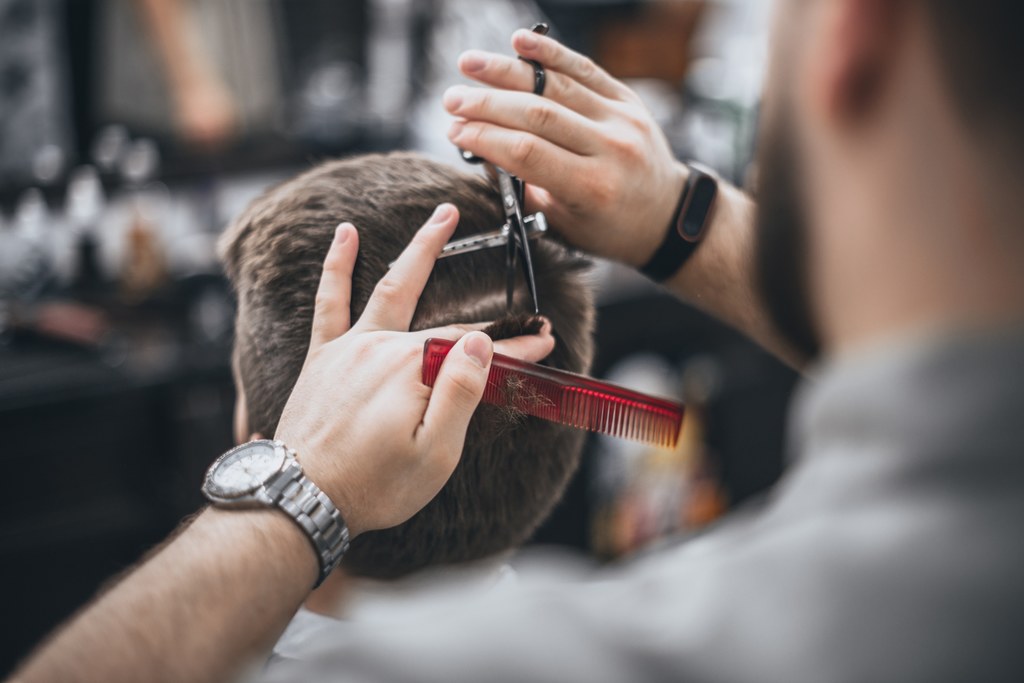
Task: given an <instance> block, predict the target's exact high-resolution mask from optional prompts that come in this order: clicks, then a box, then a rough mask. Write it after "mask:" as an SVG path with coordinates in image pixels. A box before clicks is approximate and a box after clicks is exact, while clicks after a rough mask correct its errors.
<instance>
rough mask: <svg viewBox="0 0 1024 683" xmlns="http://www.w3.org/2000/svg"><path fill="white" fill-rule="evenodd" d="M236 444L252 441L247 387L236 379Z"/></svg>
mask: <svg viewBox="0 0 1024 683" xmlns="http://www.w3.org/2000/svg"><path fill="white" fill-rule="evenodd" d="M234 431H235V444H236V445H241V444H243V443H245V442H247V441H251V440H252V437H250V436H249V409H248V408H247V407H246V404H245V389H243V388H242V385H241V383H239V382H238V381H235V424H234Z"/></svg>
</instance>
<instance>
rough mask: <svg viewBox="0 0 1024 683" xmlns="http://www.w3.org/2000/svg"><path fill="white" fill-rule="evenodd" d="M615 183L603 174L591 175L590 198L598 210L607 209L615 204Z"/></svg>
mask: <svg viewBox="0 0 1024 683" xmlns="http://www.w3.org/2000/svg"><path fill="white" fill-rule="evenodd" d="M616 194H617V192H616V187H615V183H614V182H612V181H611V179H609V178H608V177H607V176H606V175H605V174H603V173H595V174H593V175H591V177H590V182H589V197H590V198H591V200H592V201H593V203H594V205H595V206H597V207H598V208H607V207H609V206H611V205H613V204H614V203H615V197H616Z"/></svg>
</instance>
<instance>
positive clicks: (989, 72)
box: [921, 0, 1024, 156]
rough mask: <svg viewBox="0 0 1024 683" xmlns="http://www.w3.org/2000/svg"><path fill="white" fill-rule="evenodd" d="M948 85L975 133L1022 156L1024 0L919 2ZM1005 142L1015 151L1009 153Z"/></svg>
mask: <svg viewBox="0 0 1024 683" xmlns="http://www.w3.org/2000/svg"><path fill="white" fill-rule="evenodd" d="M921 6H922V7H923V8H924V11H925V12H926V14H927V16H928V17H929V20H930V24H931V33H932V34H933V36H934V44H935V48H936V52H937V54H938V55H939V59H940V61H941V63H942V68H943V71H944V73H945V75H946V82H947V85H948V87H949V90H950V92H951V94H952V96H953V99H954V100H955V101H956V103H957V107H958V108H959V109H960V112H961V114H962V116H963V117H964V120H965V121H966V122H967V124H968V125H969V126H970V128H971V129H972V130H974V131H975V133H976V134H979V135H981V136H982V137H986V136H989V135H991V136H994V137H992V138H990V139H989V142H990V144H994V145H998V146H999V147H1001V148H1003V149H1004V150H1006V151H1008V152H1009V153H1010V154H1011V155H1015V156H1019V155H1020V154H1021V153H1022V152H1024V129H1022V128H1021V120H1022V119H1024V79H1022V78H1020V77H1019V76H1017V75H1016V72H1017V69H1019V68H1020V66H1021V65H1022V64H1024V40H1021V37H1020V31H1021V27H1022V25H1024V24H1022V21H1024V6H1022V5H1021V3H1020V0H975V1H974V2H965V1H964V0H921ZM1007 142H1010V143H1012V148H1010V149H1008V150H1007V147H1006V145H1007Z"/></svg>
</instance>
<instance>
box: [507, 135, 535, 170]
mask: <svg viewBox="0 0 1024 683" xmlns="http://www.w3.org/2000/svg"><path fill="white" fill-rule="evenodd" d="M538 153H539V149H538V147H537V141H536V140H534V139H533V138H531V137H521V138H519V139H517V140H516V141H515V142H513V143H512V146H511V147H510V148H509V155H510V156H511V157H512V160H513V161H514V162H516V163H517V164H518V165H519V166H520V167H523V168H532V167H533V166H535V165H536V164H537V156H538Z"/></svg>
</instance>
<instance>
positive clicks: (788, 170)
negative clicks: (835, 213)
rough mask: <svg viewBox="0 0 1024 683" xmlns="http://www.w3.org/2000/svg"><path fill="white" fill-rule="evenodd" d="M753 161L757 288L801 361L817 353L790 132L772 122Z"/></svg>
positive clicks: (818, 342) (804, 225) (818, 344)
mask: <svg viewBox="0 0 1024 683" xmlns="http://www.w3.org/2000/svg"><path fill="white" fill-rule="evenodd" d="M777 120H778V121H779V124H777V125H775V126H773V128H774V130H768V131H766V134H765V135H764V136H763V138H762V147H761V150H760V152H759V157H758V159H759V160H758V188H757V224H756V229H757V238H756V241H755V252H754V260H755V267H756V275H757V280H756V282H757V287H758V289H759V290H760V294H761V299H762V301H763V303H764V305H765V307H766V309H767V311H768V315H769V317H770V318H771V320H772V322H773V323H774V325H775V329H776V330H777V331H778V333H779V334H780V335H781V336H782V338H783V340H784V341H786V342H787V343H788V344H789V345H790V346H792V347H793V349H794V350H796V351H797V352H798V353H800V354H801V355H802V356H803V357H804V358H805V359H806V360H813V359H814V358H816V357H817V356H818V354H819V353H820V351H821V339H820V337H819V335H818V330H817V329H816V327H815V324H814V316H813V314H812V311H811V303H810V295H809V291H808V283H807V278H808V267H807V266H808V255H807V243H806V241H807V234H808V231H807V227H808V226H807V220H806V216H805V214H804V211H803V206H802V197H801V193H800V186H799V177H800V175H799V168H798V167H797V159H796V157H797V154H796V151H797V149H796V145H795V140H794V139H793V131H792V126H790V125H787V124H786V123H785V118H784V117H780V118H779V119H777Z"/></svg>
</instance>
